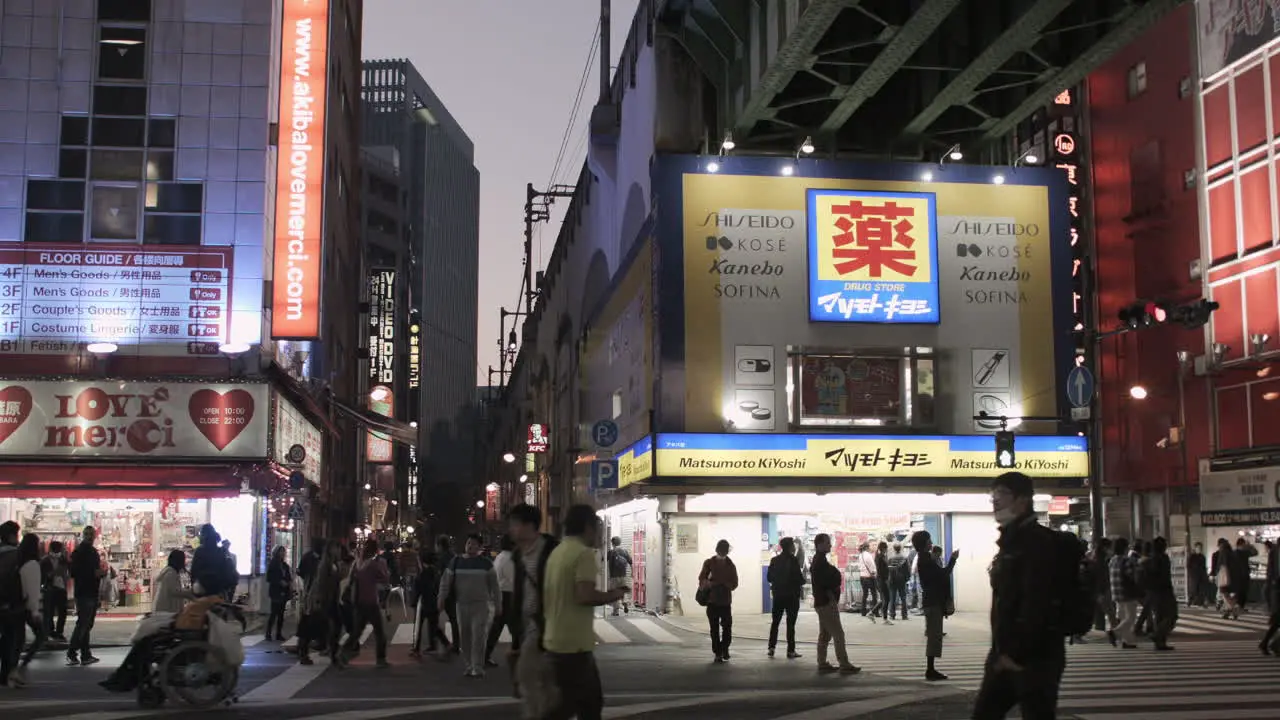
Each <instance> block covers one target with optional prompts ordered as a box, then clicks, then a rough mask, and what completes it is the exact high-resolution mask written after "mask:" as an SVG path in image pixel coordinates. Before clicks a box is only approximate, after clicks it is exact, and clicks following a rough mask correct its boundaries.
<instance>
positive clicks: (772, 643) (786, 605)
mask: <svg viewBox="0 0 1280 720" xmlns="http://www.w3.org/2000/svg"><path fill="white" fill-rule="evenodd" d="M798 612H800V598H798V597H793V598H787V597H781V598H780V597H774V598H773V623H772V624H771V625H769V649H770V650H773V649H774V648H775V647H777V646H778V625H779V624H780V623H781V622H782V616H783V615H784V614H785V615H786V616H787V653H788V654H790V653H794V652H795V651H796V613H798Z"/></svg>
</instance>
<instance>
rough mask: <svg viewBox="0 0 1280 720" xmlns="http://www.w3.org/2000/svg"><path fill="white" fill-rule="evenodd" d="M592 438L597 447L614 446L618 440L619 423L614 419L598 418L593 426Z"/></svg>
mask: <svg viewBox="0 0 1280 720" xmlns="http://www.w3.org/2000/svg"><path fill="white" fill-rule="evenodd" d="M591 440H592V441H593V442H595V444H596V446H597V447H602V448H607V447H613V444H614V443H616V442H618V423H616V422H614V421H612V420H597V421H596V424H595V425H592V426H591Z"/></svg>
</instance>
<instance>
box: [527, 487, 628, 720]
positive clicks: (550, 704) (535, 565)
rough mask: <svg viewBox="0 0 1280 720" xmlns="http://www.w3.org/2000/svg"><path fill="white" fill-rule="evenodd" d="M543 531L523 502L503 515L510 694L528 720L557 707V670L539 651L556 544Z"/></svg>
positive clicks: (533, 509)
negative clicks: (510, 578)
mask: <svg viewBox="0 0 1280 720" xmlns="http://www.w3.org/2000/svg"><path fill="white" fill-rule="evenodd" d="M541 527H542V513H541V512H540V511H539V510H538V508H536V507H534V506H532V505H529V504H526V503H521V504H519V505H516V506H515V507H513V508H511V510H510V511H508V513H507V531H508V532H509V533H510V535H511V539H512V540H513V541H514V542H515V544H516V549H515V553H514V554H513V556H512V564H513V565H514V566H515V571H516V573H515V582H514V584H513V586H512V599H511V602H512V606H513V607H514V608H515V610H516V615H515V624H516V630H515V631H513V632H512V634H511V652H512V653H513V654H514V655H515V658H514V660H515V672H514V673H513V674H512V693H513V694H514V695H515V696H516V697H518V698H520V701H521V711H522V715H523V717H524V718H526V719H527V720H541V719H542V718H543V717H545V716H546V715H547V714H548V713H550V712H551V711H553V710H554V709H556V708H557V707H558V706H559V703H560V694H559V690H558V687H557V685H556V681H555V669H554V668H553V667H552V666H551V663H550V662H549V660H548V659H547V657H546V655H545V653H544V648H543V631H544V629H545V627H546V623H545V621H544V620H543V616H542V592H541V588H542V587H544V584H545V580H546V570H547V560H548V559H550V557H551V553H552V551H554V550H555V549H556V546H557V545H559V541H558V540H556V539H555V538H554V537H552V536H551V535H548V534H546V533H544V532H542V531H541ZM615 590H616V588H615Z"/></svg>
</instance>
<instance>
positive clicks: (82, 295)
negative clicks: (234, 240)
mask: <svg viewBox="0 0 1280 720" xmlns="http://www.w3.org/2000/svg"><path fill="white" fill-rule="evenodd" d="M230 311H231V249H230V248H199V249H195V250H170V249H163V250H153V249H151V248H143V247H142V246H138V245H127V246H116V245H65V246H63V245H25V244H16V245H10V246H7V247H6V246H0V354H10V353H12V354H34V355H66V354H69V353H74V352H77V351H78V350H79V348H80V346H81V345H82V344H84V343H91V342H112V343H115V344H117V345H119V346H121V347H122V348H126V351H128V346H136V347H137V349H138V350H139V351H140V352H142V353H143V354H148V355H216V354H218V346H219V345H220V344H222V343H225V342H228V337H229V334H230V327H231V312H230Z"/></svg>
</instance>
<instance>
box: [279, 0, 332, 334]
mask: <svg viewBox="0 0 1280 720" xmlns="http://www.w3.org/2000/svg"><path fill="white" fill-rule="evenodd" d="M280 47H281V52H280V57H281V61H280V78H279V88H280V112H279V123H280V133H279V152H278V153H277V162H276V217H275V238H274V240H275V264H274V274H273V277H274V282H273V283H272V287H273V293H272V298H271V337H272V338H276V339H287V340H317V339H319V337H320V273H321V263H320V261H321V258H322V257H323V253H324V248H323V244H324V178H325V112H326V111H325V108H326V107H327V105H326V104H325V103H326V99H327V96H328V79H329V3H328V2H313V1H312V0H284V8H283V15H282V18H281V44H280Z"/></svg>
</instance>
